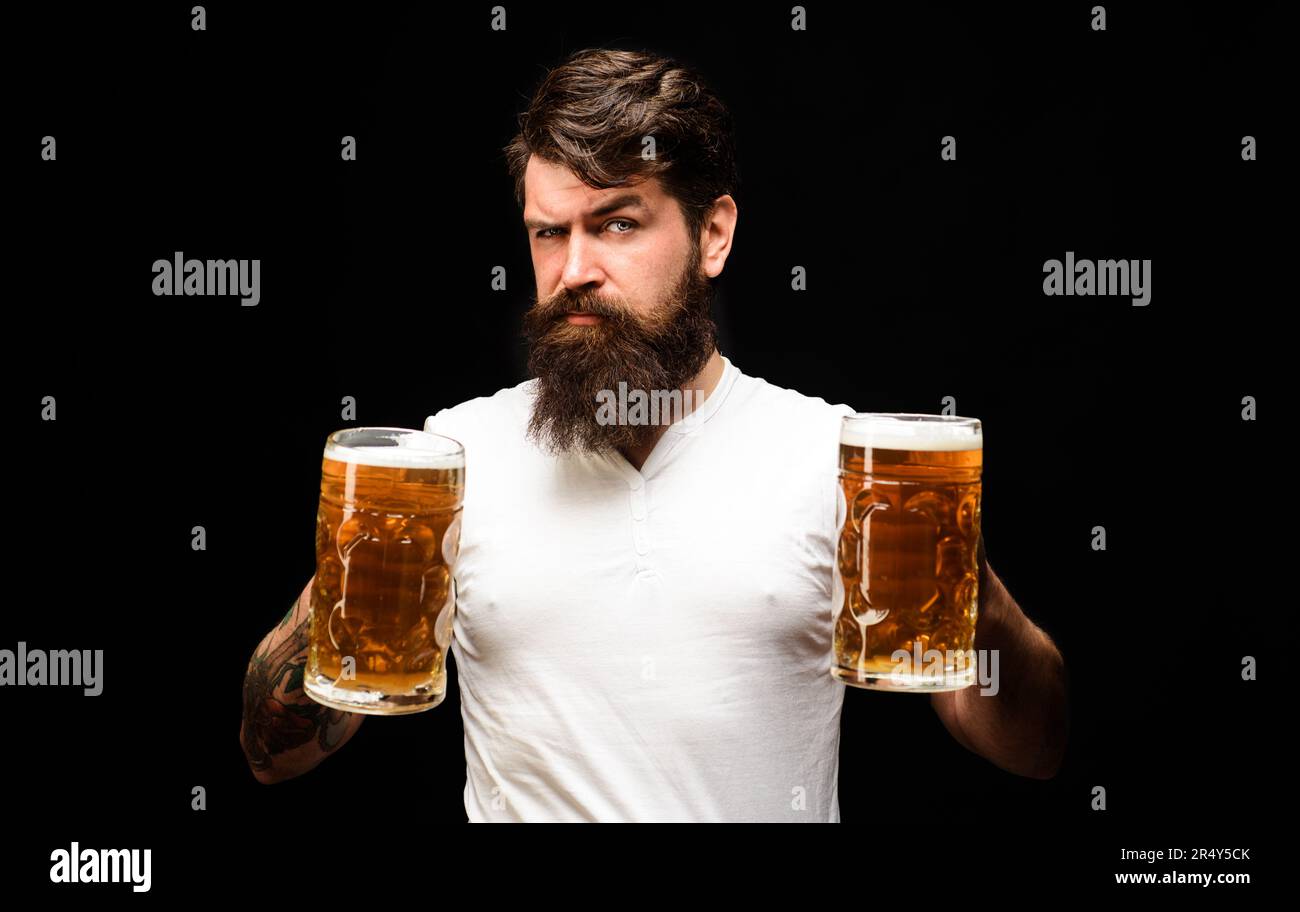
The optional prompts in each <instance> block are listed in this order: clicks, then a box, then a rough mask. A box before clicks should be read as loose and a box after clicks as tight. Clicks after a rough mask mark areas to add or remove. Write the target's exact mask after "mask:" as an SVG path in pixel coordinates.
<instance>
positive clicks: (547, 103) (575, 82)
mask: <svg viewBox="0 0 1300 912" xmlns="http://www.w3.org/2000/svg"><path fill="white" fill-rule="evenodd" d="M734 130H735V128H734V126H733V123H732V118H731V113H730V112H729V111H728V110H727V108H726V106H725V105H724V104H723V103H722V102H721V100H719V99H718V97H717V96H716V95H715V94H714V93H713V92H712V90H710V88H709V87H708V86H707V85H706V84H705V82H704V79H703V78H702V77H701V76H700V75H699V74H698V73H697V72H696V71H694V70H692V69H690V68H689V67H686V66H684V65H682V64H680V63H678V62H677V61H675V60H673V59H671V58H669V57H663V56H660V55H657V54H652V53H649V52H645V51H621V50H604V49H601V48H588V49H586V50H581V51H576V52H574V53H573V54H571V55H570V56H569V58H568V59H567V60H565V61H564V62H563V63H562V64H560V65H559V66H558V67H556V68H555V69H553V70H551V71H550V72H549V73H548V74H547V75H546V77H545V78H544V79H543V80H542V83H541V85H540V86H539V87H538V88H537V91H536V92H535V93H534V95H533V98H532V101H531V102H530V103H529V105H528V108H527V109H526V110H525V111H523V112H522V113H520V115H519V133H518V134H517V135H516V136H515V138H514V139H513V140H511V142H510V144H509V145H507V146H506V147H505V153H506V161H507V164H508V166H509V169H510V174H511V176H512V177H513V178H514V181H515V199H516V200H517V201H518V203H519V206H520V208H521V209H522V208H523V205H524V171H525V169H526V167H527V165H528V159H529V156H531V155H536V156H538V157H539V158H541V159H544V160H545V161H548V162H551V163H553V164H557V165H563V166H564V167H567V168H568V169H569V170H571V171H573V173H574V174H576V175H577V176H578V178H579V179H580V180H582V181H583V183H585V184H587V185H588V186H590V187H594V188H596V189H598V190H604V189H607V188H609V187H617V186H621V185H622V184H624V183H626V182H627V181H628V180H629V179H630V178H634V177H636V178H642V177H644V178H647V179H648V178H651V177H657V178H658V179H659V181H660V184H661V185H662V186H663V188H664V192H665V193H667V194H668V195H669V196H671V197H672V198H673V199H675V200H677V204H678V206H679V207H680V208H681V210H682V215H683V216H685V218H686V227H687V229H688V230H689V231H690V236H691V238H692V239H693V240H694V239H697V238H698V237H699V235H700V232H701V231H702V230H703V228H704V223H705V220H706V219H707V218H708V214H709V211H710V209H711V208H712V206H713V202H714V201H715V200H716V199H717V198H718V197H719V196H722V195H723V194H732V195H733V196H734V195H735V194H736V191H737V188H738V186H739V184H740V174H739V171H738V169H737V167H736V152H735V132H734ZM643 136H653V137H654V141H655V158H653V159H650V160H646V159H644V158H642V157H641V150H642V144H641V138H642V137H643Z"/></svg>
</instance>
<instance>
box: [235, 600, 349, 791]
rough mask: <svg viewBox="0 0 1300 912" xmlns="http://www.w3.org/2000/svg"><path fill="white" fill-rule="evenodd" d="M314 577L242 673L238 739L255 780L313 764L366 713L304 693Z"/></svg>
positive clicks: (274, 778) (281, 777)
mask: <svg viewBox="0 0 1300 912" xmlns="http://www.w3.org/2000/svg"><path fill="white" fill-rule="evenodd" d="M315 582H316V578H315V577H314V576H313V577H312V578H311V579H310V580H308V581H307V585H306V587H305V588H304V589H303V590H302V594H301V595H299V596H298V600H297V601H296V602H295V603H294V605H293V607H292V608H290V609H289V612H288V613H287V614H286V615H285V616H284V617H283V618H282V619H281V621H280V623H279V624H278V625H277V626H276V628H275V629H274V630H272V631H271V632H270V633H268V634H267V635H266V637H265V638H263V640H262V642H261V643H259V644H258V646H257V649H255V650H254V651H253V657H252V659H251V660H249V663H248V671H247V672H246V673H245V676H244V719H243V724H241V725H240V727H239V743H240V744H241V745H242V746H243V748H244V756H245V757H247V758H248V765H249V767H250V768H251V769H252V770H253V775H254V776H256V777H257V781H258V782H262V783H264V784H267V785H269V784H271V783H274V782H281V781H283V780H285V779H291V778H293V777H294V776H300V775H302V774H303V773H305V772H307V771H308V770H310V769H312V768H314V767H315V766H316V765H317V764H318V763H320V762H321V761H322V760H324V759H325V758H326V757H327V756H329V755H330V754H331V753H332V752H334V751H335V750H337V749H338V748H340V747H342V746H343V745H344V744H345V743H347V740H348V739H349V738H351V737H352V735H353V734H354V733H355V732H356V730H357V728H359V727H360V725H361V722H362V720H363V719H365V716H364V715H362V714H360V713H349V712H343V711H341V710H337V709H330V708H329V707H326V706H322V705H321V704H319V703H317V702H316V701H315V700H313V699H311V698H310V697H308V696H307V695H306V694H305V693H303V689H302V675H303V669H304V668H305V667H306V665H307V625H308V623H309V621H310V619H311V587H312V585H313V584H314V583H315Z"/></svg>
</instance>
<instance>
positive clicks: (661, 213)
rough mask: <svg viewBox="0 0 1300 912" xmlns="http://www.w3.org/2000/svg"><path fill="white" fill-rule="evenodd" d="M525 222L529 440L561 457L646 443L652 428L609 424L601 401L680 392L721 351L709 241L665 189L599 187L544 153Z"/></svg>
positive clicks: (533, 175)
mask: <svg viewBox="0 0 1300 912" xmlns="http://www.w3.org/2000/svg"><path fill="white" fill-rule="evenodd" d="M524 188H525V205H524V223H525V226H526V227H527V229H528V235H529V245H530V247H531V249H532V255H533V270H534V272H535V274H536V279H537V297H536V299H535V300H534V303H533V306H532V308H531V309H530V310H529V311H528V313H527V314H525V316H524V332H525V335H526V336H527V338H528V341H529V359H528V363H529V370H530V372H531V373H532V374H533V376H535V377H537V378H538V380H539V383H538V396H537V399H536V401H535V402H534V406H533V415H532V422H531V424H530V426H529V431H530V433H531V434H532V435H534V437H535V439H537V440H538V441H539V442H542V443H545V444H547V445H548V446H549V447H550V449H551V450H552V451H554V452H562V451H565V450H570V449H575V450H578V451H587V452H595V451H599V450H604V449H608V448H622V447H628V446H639V445H641V444H643V443H646V442H648V441H650V440H652V439H653V438H654V435H655V433H656V429H655V428H654V427H652V426H647V425H616V424H607V425H602V424H600V423H599V422H598V421H597V420H596V415H597V405H598V402H597V399H596V394H597V393H598V392H600V391H602V390H610V391H614V392H615V393H616V392H617V390H618V384H619V383H620V382H623V383H626V384H627V389H628V391H629V392H630V391H632V390H636V389H641V390H645V391H646V392H647V393H649V392H651V391H652V390H673V389H679V388H681V387H682V386H683V385H684V384H685V383H687V381H689V380H691V379H692V378H693V377H695V376H696V374H698V373H699V372H700V370H701V369H702V368H703V367H704V365H705V363H706V362H707V361H708V359H709V356H710V355H711V354H712V353H713V349H714V346H715V343H716V333H715V328H714V325H713V320H712V318H711V317H710V315H709V305H710V302H711V300H712V288H711V287H710V285H709V283H708V280H707V278H705V276H704V275H703V273H702V272H701V270H700V242H699V239H698V238H691V237H689V236H688V232H687V229H686V220H685V218H684V217H683V215H682V212H681V210H680V208H679V207H678V205H677V202H676V201H675V200H674V199H673V198H672V197H670V196H668V195H667V194H666V193H664V191H663V190H662V188H660V186H659V183H658V181H656V180H649V181H641V182H639V183H636V184H630V185H628V186H624V187H616V188H610V189H606V190H595V189H592V188H591V187H588V186H587V185H585V184H583V183H582V182H581V181H579V180H578V179H577V177H575V176H574V174H573V173H572V172H571V171H569V170H568V169H566V168H563V167H560V166H557V165H552V164H549V163H547V162H544V161H542V160H540V159H538V158H537V157H536V156H534V157H533V158H532V159H531V160H530V161H529V163H528V168H527V171H526V173H525V181H524Z"/></svg>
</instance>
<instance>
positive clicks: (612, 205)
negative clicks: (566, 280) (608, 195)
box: [524, 193, 650, 231]
mask: <svg viewBox="0 0 1300 912" xmlns="http://www.w3.org/2000/svg"><path fill="white" fill-rule="evenodd" d="M624 208H627V209H649V208H650V207H649V206H647V205H646V202H645V200H644V199H642V198H641V194H639V193H620V194H619V195H618V196H616V197H614V198H613V199H611V200H610V201H609V202H608V203H605V204H604V205H603V206H601V207H600V208H599V209H593V210H591V212H589V213H587V216H588V217H589V218H599V217H600V216H602V215H609V213H611V212H614V211H616V210H618V209H624ZM524 227H525V228H527V229H529V230H530V231H531V230H533V229H534V228H559V227H560V226H559V225H555V224H552V223H551V222H545V221H541V220H540V219H528V218H526V219H524Z"/></svg>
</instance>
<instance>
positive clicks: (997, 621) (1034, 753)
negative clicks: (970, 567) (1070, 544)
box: [930, 533, 1069, 779]
mask: <svg viewBox="0 0 1300 912" xmlns="http://www.w3.org/2000/svg"><path fill="white" fill-rule="evenodd" d="M977 561H978V563H979V615H978V617H977V619H976V622H975V648H976V649H977V650H979V651H980V652H983V651H985V650H993V649H996V650H997V651H998V690H997V693H996V694H991V695H989V696H983V695H981V694H980V689H981V688H980V686H979V685H972V686H970V687H967V688H965V689H963V690H954V691H947V692H944V693H936V694H931V696H930V703H931V705H932V706H934V710H935V712H936V713H938V714H939V718H940V719H941V720H942V721H943V724H944V726H945V727H946V728H947V729H948V731H949V732H950V733H951V734H952V736H953V737H954V738H956V739H957V741H958V742H959V743H960V744H961V745H962V746H963V747H965V748H966V749H968V750H971V751H974V752H975V753H977V754H979V755H980V756H981V757H984V758H985V759H987V760H988V761H989V762H991V763H993V764H995V765H996V766H999V767H1001V768H1002V769H1004V770H1007V771H1009V772H1012V773H1015V774H1017V775H1020V776H1032V777H1034V778H1035V779H1050V778H1052V777H1053V776H1055V775H1056V773H1057V771H1058V770H1059V769H1060V767H1061V761H1062V759H1063V758H1064V756H1065V744H1066V740H1067V738H1068V734H1069V703H1068V697H1067V693H1068V676H1067V673H1066V670H1065V662H1064V660H1063V659H1062V658H1061V653H1060V651H1059V650H1058V649H1057V648H1056V645H1055V644H1054V643H1053V642H1052V640H1051V638H1050V637H1049V636H1048V635H1047V634H1046V633H1044V632H1043V631H1042V630H1041V629H1039V628H1038V627H1036V626H1035V625H1034V623H1033V622H1032V621H1030V620H1029V618H1027V617H1025V614H1024V612H1022V611H1021V610H1020V606H1019V605H1017V604H1016V602H1015V600H1014V599H1013V598H1012V597H1011V594H1010V593H1009V592H1007V590H1006V587H1005V586H1003V585H1002V581H1001V580H1000V579H998V577H997V575H996V574H995V573H994V572H993V569H992V568H991V567H990V566H989V565H988V561H987V559H986V558H985V556H984V536H983V534H982V533H981V535H980V540H979V547H978V550H977Z"/></svg>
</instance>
